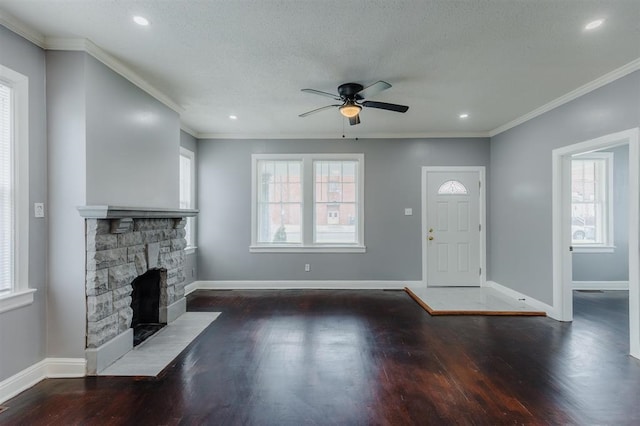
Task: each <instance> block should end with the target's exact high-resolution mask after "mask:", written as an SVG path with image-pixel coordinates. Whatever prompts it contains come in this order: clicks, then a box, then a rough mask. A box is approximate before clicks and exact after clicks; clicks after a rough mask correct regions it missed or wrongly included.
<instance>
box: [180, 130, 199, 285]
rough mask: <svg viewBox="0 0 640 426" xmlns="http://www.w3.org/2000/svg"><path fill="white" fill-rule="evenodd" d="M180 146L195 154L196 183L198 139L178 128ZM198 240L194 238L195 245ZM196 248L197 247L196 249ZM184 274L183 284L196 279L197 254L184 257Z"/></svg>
mask: <svg viewBox="0 0 640 426" xmlns="http://www.w3.org/2000/svg"><path fill="white" fill-rule="evenodd" d="M180 146H181V147H183V148H185V149H188V150H189V151H192V152H193V153H194V154H195V166H196V170H195V174H196V184H197V182H198V167H197V164H198V140H197V139H196V138H194V137H193V136H191V135H190V134H189V133H187V132H185V131H184V130H180ZM195 208H198V188H197V187H196V200H195ZM197 221H198V219H197V218H196V229H197V226H198V224H197ZM197 243H198V241H197V240H196V245H197ZM196 250H197V249H196ZM184 276H185V277H186V281H185V284H189V283H192V282H194V281H195V280H196V278H197V276H198V254H197V253H196V252H193V253H191V254H187V255H186V257H185V265H184Z"/></svg>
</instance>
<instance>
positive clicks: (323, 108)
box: [298, 105, 340, 117]
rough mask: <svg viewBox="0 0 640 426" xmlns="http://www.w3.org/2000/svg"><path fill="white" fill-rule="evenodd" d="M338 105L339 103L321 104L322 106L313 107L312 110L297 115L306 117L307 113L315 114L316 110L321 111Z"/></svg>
mask: <svg viewBox="0 0 640 426" xmlns="http://www.w3.org/2000/svg"><path fill="white" fill-rule="evenodd" d="M339 106H340V105H327V106H323V107H322V108H316V109H313V110H311V111H307V112H304V113H302V114H300V115H299V116H298V117H306V116H307V115H311V114H315V113H316V112H320V111H323V110H325V109H329V108H335V107H339Z"/></svg>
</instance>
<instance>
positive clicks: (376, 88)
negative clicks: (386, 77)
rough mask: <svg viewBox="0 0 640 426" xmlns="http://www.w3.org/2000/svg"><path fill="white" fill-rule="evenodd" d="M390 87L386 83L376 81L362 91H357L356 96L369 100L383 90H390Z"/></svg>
mask: <svg viewBox="0 0 640 426" xmlns="http://www.w3.org/2000/svg"><path fill="white" fill-rule="evenodd" d="M390 87H391V85H390V84H389V83H387V82H386V81H382V80H380V81H376V82H375V83H373V84H372V85H370V86H367V87H365V88H364V89H362V90H361V91H359V92H358V93H357V95H358V96H359V97H360V98H361V99H366V98H370V97H372V96H374V95H377V94H378V93H380V92H382V91H383V90H387V89H388V88H390Z"/></svg>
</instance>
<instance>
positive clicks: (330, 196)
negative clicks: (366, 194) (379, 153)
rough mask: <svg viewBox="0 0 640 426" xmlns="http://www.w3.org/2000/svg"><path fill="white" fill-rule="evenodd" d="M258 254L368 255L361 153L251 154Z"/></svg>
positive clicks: (253, 248) (254, 248)
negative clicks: (340, 253)
mask: <svg viewBox="0 0 640 426" xmlns="http://www.w3.org/2000/svg"><path fill="white" fill-rule="evenodd" d="M252 163H253V165H252V171H253V176H252V200H253V201H252V236H251V247H250V250H251V251H253V252H261V251H262V252H299V251H303V252H304V251H306V252H318V251H325V252H364V251H365V247H364V243H363V190H362V185H363V176H364V155H362V154H279V155H278V154H273V155H270V154H260V155H258V154H256V155H253V156H252Z"/></svg>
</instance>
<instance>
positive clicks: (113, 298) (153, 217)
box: [79, 206, 197, 374]
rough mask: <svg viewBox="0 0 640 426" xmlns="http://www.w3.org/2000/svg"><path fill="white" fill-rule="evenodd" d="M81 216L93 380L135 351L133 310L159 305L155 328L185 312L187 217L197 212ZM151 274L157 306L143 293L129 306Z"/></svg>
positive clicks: (111, 211) (94, 210) (99, 210)
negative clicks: (155, 278)
mask: <svg viewBox="0 0 640 426" xmlns="http://www.w3.org/2000/svg"><path fill="white" fill-rule="evenodd" d="M79 210H80V214H81V215H82V216H83V217H85V229H86V280H85V293H86V306H87V321H86V333H87V334H86V337H87V339H86V355H87V373H88V374H96V373H98V372H99V371H101V370H103V369H104V368H106V367H108V366H109V365H110V364H111V363H112V362H113V361H115V360H116V359H118V358H119V357H121V356H122V355H124V353H126V352H128V351H129V350H131V348H132V347H133V336H134V333H133V328H132V321H133V319H134V315H136V319H138V318H139V315H140V314H141V312H140V311H138V312H136V313H135V314H134V307H137V308H138V309H140V307H141V303H142V305H144V304H145V303H146V305H151V306H153V304H154V303H157V318H158V323H164V324H166V323H170V322H172V321H174V320H175V319H176V318H177V317H179V316H180V315H182V314H183V313H184V312H185V311H186V299H185V298H184V283H185V272H184V264H185V252H184V249H185V246H186V241H185V225H186V219H185V217H188V216H194V215H195V214H196V213H197V211H196V210H160V209H126V208H116V207H110V206H98V207H95V206H94V207H80V208H79ZM154 271H155V272H157V273H158V274H159V275H158V284H157V285H158V286H159V295H158V296H159V297H158V300H157V302H153V301H149V300H148V299H149V298H150V297H153V296H152V295H150V294H151V293H148V292H146V291H145V293H144V294H142V295H141V297H142V299H143V300H142V302H141V300H140V298H138V300H137V301H136V302H135V304H134V305H135V306H132V300H133V299H132V296H133V294H132V293H133V289H134V281H136V280H138V281H139V280H140V279H141V277H144V276H147V275H148V274H149V273H153V272H154ZM143 302H144V303H143ZM146 308H147V309H148V308H149V306H147V307H146ZM142 309H145V308H142ZM142 314H143V315H147V314H148V313H147V312H142ZM134 325H135V324H134Z"/></svg>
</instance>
